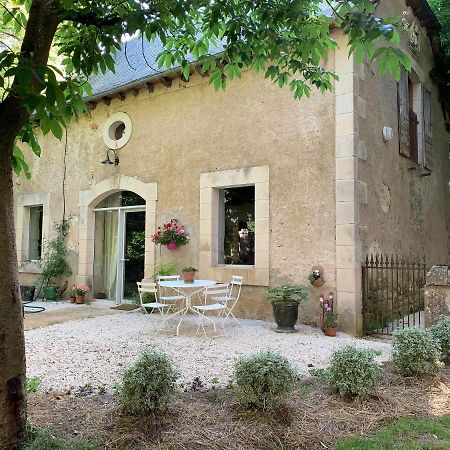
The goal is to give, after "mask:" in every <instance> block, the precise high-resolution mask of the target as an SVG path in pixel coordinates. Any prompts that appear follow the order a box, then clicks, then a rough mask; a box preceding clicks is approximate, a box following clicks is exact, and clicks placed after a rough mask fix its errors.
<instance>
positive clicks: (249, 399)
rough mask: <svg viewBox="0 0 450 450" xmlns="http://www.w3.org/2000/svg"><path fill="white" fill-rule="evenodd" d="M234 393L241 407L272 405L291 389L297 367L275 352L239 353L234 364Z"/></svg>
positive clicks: (272, 406)
mask: <svg viewBox="0 0 450 450" xmlns="http://www.w3.org/2000/svg"><path fill="white" fill-rule="evenodd" d="M234 373H235V378H236V384H237V397H238V400H239V403H240V404H241V405H242V406H244V407H247V408H248V407H250V408H256V409H262V410H267V409H272V408H274V407H276V406H277V405H278V404H279V403H280V401H282V400H283V399H284V398H286V397H287V396H288V395H289V394H290V393H291V392H292V391H293V390H294V389H295V385H296V380H297V371H296V370H295V368H294V367H293V366H292V365H291V363H290V362H289V361H288V360H287V359H286V358H285V357H284V356H281V355H279V354H278V353H273V352H260V353H256V354H254V355H249V356H242V357H241V358H239V359H238V360H237V362H236V364H235V369H234Z"/></svg>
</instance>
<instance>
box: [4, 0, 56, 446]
mask: <svg viewBox="0 0 450 450" xmlns="http://www.w3.org/2000/svg"><path fill="white" fill-rule="evenodd" d="M60 6H61V5H60V3H59V0H33V1H32V3H31V7H30V12H29V17H28V22H27V25H26V30H25V36H24V39H23V41H22V46H21V55H22V57H23V58H25V59H26V60H27V61H28V64H29V65H30V66H35V67H38V66H41V65H45V64H47V61H48V55H49V51H50V47H51V44H52V41H53V37H54V35H55V32H56V29H57V27H58V23H59V18H58V15H57V11H58V8H59V7H60ZM15 83H16V81H14V83H13V86H12V89H11V90H10V92H9V94H8V96H7V97H6V99H5V100H4V101H3V102H2V103H1V104H0V450H13V449H17V448H19V446H20V443H21V439H22V436H23V433H24V430H25V422H26V378H25V377H26V374H25V344H24V334H23V322H22V304H21V300H20V295H19V286H18V277H17V255H16V241H15V229H14V199H13V173H12V155H13V146H14V141H15V138H16V136H17V133H18V132H19V131H20V130H21V128H22V127H23V126H24V124H25V122H26V120H27V119H28V117H29V115H30V114H29V111H28V110H27V109H26V108H25V107H24V106H23V104H22V101H21V99H20V97H19V96H17V94H16V93H15V90H14V87H15ZM40 89H42V87H39V84H38V83H36V92H38V91H39V90H40Z"/></svg>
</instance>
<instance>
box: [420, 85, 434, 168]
mask: <svg viewBox="0 0 450 450" xmlns="http://www.w3.org/2000/svg"><path fill="white" fill-rule="evenodd" d="M422 98H423V150H424V152H423V165H424V167H426V168H427V169H428V170H432V169H433V134H432V133H433V129H432V121H431V119H432V118H431V87H430V86H427V85H424V87H423V96H422Z"/></svg>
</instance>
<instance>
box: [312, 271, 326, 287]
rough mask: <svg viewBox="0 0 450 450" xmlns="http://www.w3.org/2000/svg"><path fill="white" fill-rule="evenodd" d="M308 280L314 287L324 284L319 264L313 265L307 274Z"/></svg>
mask: <svg viewBox="0 0 450 450" xmlns="http://www.w3.org/2000/svg"><path fill="white" fill-rule="evenodd" d="M308 280H309V282H310V283H311V285H312V286H314V287H321V286H323V285H324V284H325V280H324V278H323V269H322V268H321V267H320V266H314V267H313V268H312V271H311V272H310V274H309V275H308Z"/></svg>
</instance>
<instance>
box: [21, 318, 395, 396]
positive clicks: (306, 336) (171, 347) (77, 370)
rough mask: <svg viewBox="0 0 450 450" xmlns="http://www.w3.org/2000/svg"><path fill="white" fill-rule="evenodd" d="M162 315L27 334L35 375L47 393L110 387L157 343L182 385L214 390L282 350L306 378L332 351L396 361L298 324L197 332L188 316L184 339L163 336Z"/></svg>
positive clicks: (246, 324)
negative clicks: (267, 353)
mask: <svg viewBox="0 0 450 450" xmlns="http://www.w3.org/2000/svg"><path fill="white" fill-rule="evenodd" d="M155 319H159V318H158V317H157V316H155V315H153V314H152V315H143V314H141V313H139V312H135V311H132V312H128V313H123V312H122V313H121V314H113V315H108V316H99V317H94V318H89V319H84V320H73V321H69V322H65V323H60V324H56V325H50V326H46V327H43V328H39V329H34V330H29V331H26V332H25V338H26V355H27V367H28V373H27V376H28V377H38V378H39V380H40V381H41V385H40V390H49V389H53V390H69V389H73V388H77V387H80V386H84V385H85V384H91V385H92V386H93V387H94V388H95V387H99V386H105V387H106V389H107V390H111V387H112V386H113V385H114V384H115V383H118V382H120V380H121V375H122V373H123V372H124V370H125V369H126V368H127V367H128V366H129V365H130V364H132V363H133V361H134V360H135V359H136V357H137V355H138V354H139V352H140V351H141V350H142V349H144V348H145V347H146V346H149V345H157V346H159V347H160V348H161V349H163V350H165V351H166V352H167V353H169V354H170V355H171V357H172V359H173V361H174V362H175V364H176V366H177V367H178V369H179V371H180V373H181V378H180V383H183V384H190V383H191V382H192V380H193V379H194V378H195V377H199V378H200V380H201V381H202V382H203V383H204V384H205V385H206V386H207V385H211V383H212V382H213V380H214V382H217V380H218V382H219V383H220V384H222V385H225V384H227V382H228V380H229V379H230V377H231V375H232V371H233V362H234V360H235V359H236V358H237V357H239V356H241V355H247V354H250V353H253V352H257V351H259V350H273V351H277V352H279V353H281V354H283V355H284V356H286V357H287V358H289V360H290V361H291V362H292V363H293V364H295V366H297V368H298V369H299V371H300V372H301V373H305V374H306V373H308V370H309V368H310V367H315V368H322V367H326V365H327V362H328V359H329V357H330V355H331V352H332V351H333V350H334V349H336V348H339V347H342V346H344V345H349V344H353V345H357V346H359V347H364V348H374V349H378V350H381V351H382V355H381V356H380V357H379V358H378V359H379V361H384V360H386V359H387V358H388V357H389V353H390V344H388V343H384V342H376V341H369V340H363V339H355V338H353V337H351V336H348V335H346V334H343V333H338V336H337V337H336V338H329V337H325V336H324V335H323V333H322V332H321V331H320V330H319V329H317V328H312V327H309V326H304V325H299V326H297V330H298V333H295V334H278V333H274V331H273V328H274V324H273V323H270V322H263V321H257V320H240V321H239V322H240V326H238V325H237V324H231V323H230V325H229V327H228V335H227V336H212V335H211V336H208V337H207V338H205V337H204V336H203V334H195V331H196V326H197V321H196V318H194V317H189V316H188V317H186V320H185V322H183V324H182V327H181V332H180V336H175V335H173V334H168V333H164V334H159V335H156V333H155V331H154V329H153V327H152V325H151V323H150V321H151V320H155Z"/></svg>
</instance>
